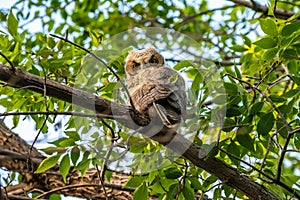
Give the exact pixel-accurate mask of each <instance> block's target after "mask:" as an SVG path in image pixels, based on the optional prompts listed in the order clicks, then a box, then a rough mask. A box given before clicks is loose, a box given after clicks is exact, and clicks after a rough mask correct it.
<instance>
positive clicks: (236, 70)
mask: <svg viewBox="0 0 300 200" xmlns="http://www.w3.org/2000/svg"><path fill="white" fill-rule="evenodd" d="M234 71H235V73H236V76H237V77H238V78H239V79H242V75H241V72H240V70H239V68H237V66H236V65H235V66H234Z"/></svg>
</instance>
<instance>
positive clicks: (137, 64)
mask: <svg viewBox="0 0 300 200" xmlns="http://www.w3.org/2000/svg"><path fill="white" fill-rule="evenodd" d="M140 65H141V64H140V63H137V62H134V61H133V62H132V69H136V68H138V67H139V66H140Z"/></svg>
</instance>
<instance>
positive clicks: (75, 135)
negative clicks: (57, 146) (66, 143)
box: [65, 131, 80, 141]
mask: <svg viewBox="0 0 300 200" xmlns="http://www.w3.org/2000/svg"><path fill="white" fill-rule="evenodd" d="M65 134H66V135H67V136H69V137H70V138H72V139H74V140H75V141H78V140H80V136H79V134H78V131H65Z"/></svg>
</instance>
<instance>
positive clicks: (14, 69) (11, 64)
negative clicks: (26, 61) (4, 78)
mask: <svg viewBox="0 0 300 200" xmlns="http://www.w3.org/2000/svg"><path fill="white" fill-rule="evenodd" d="M0 55H1V56H2V57H3V58H4V59H5V60H6V61H7V62H8V63H9V65H10V67H11V69H12V71H13V72H15V71H16V68H15V66H14V64H13V63H12V62H11V60H9V58H8V57H6V55H4V54H3V53H2V52H0Z"/></svg>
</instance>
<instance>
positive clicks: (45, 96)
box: [28, 59, 49, 161]
mask: <svg viewBox="0 0 300 200" xmlns="http://www.w3.org/2000/svg"><path fill="white" fill-rule="evenodd" d="M39 61H40V59H39ZM40 63H41V67H42V69H43V72H44V84H43V87H44V94H43V96H44V104H45V105H46V111H47V112H48V105H47V87H46V85H47V76H46V71H45V68H44V66H43V64H42V62H41V61H40ZM48 118H49V115H48V114H46V118H45V120H44V122H43V124H42V126H41V128H40V130H39V132H38V133H37V135H36V137H35V138H34V140H33V142H32V144H31V146H30V149H29V154H28V161H29V160H30V156H31V152H32V149H33V146H34V144H35V143H36V141H37V140H38V138H39V136H40V134H41V132H42V130H43V128H44V126H45V125H46V122H47V120H48Z"/></svg>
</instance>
